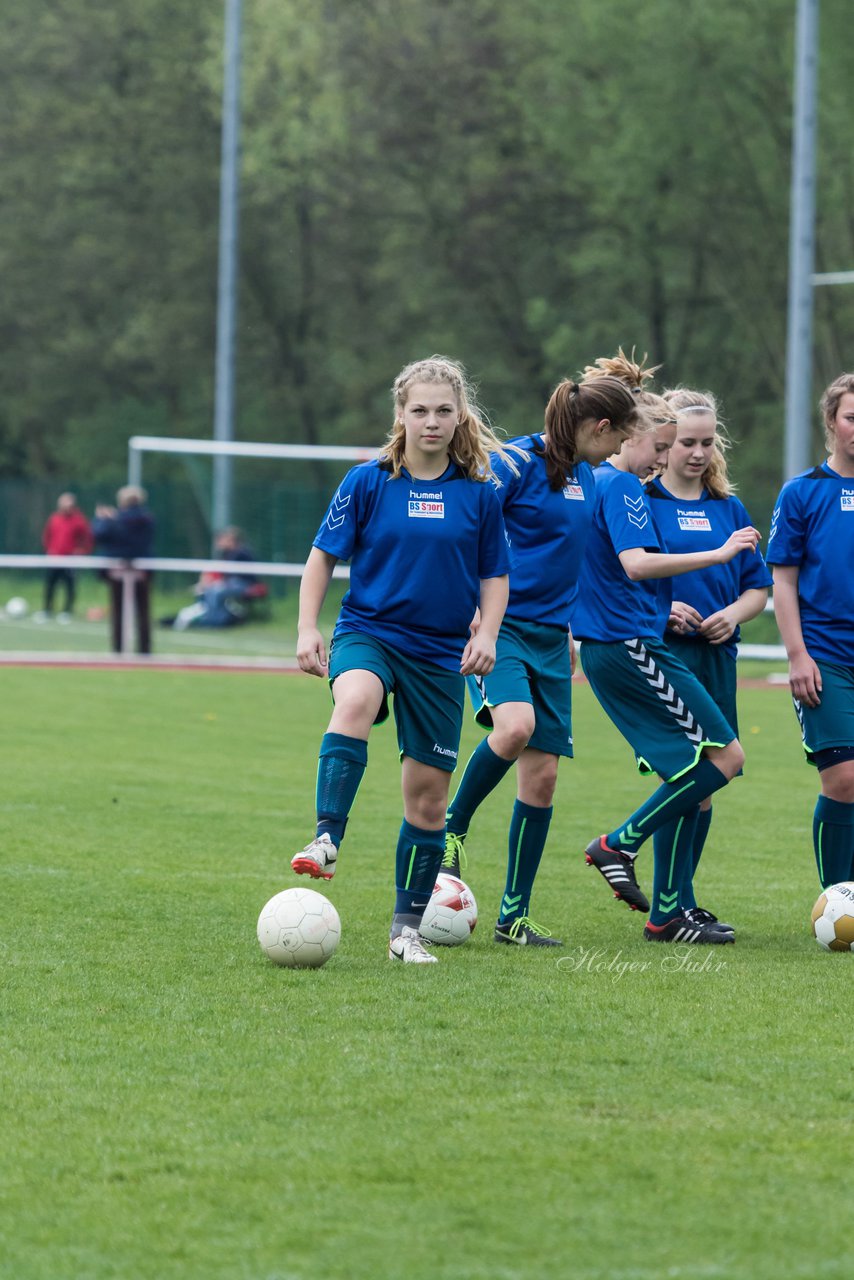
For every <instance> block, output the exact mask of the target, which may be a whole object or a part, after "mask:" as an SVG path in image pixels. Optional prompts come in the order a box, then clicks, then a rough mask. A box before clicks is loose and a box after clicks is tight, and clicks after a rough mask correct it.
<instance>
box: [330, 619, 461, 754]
mask: <svg viewBox="0 0 854 1280" xmlns="http://www.w3.org/2000/svg"><path fill="white" fill-rule="evenodd" d="M345 671H372V672H373V673H374V675H375V676H377V677H378V678H379V679H380V680H381V681H382V686H383V689H384V690H385V696H384V697H383V700H382V705H381V706H380V709H379V711H378V712H377V718H376V720H375V722H374V723H375V724H382V723H383V721H385V720H387V719H388V712H389V706H388V700H389V695H390V694H393V695H394V720H395V724H396V725H397V745H398V747H399V749H400V755H401V759H402V758H403V757H404V756H409V757H410V758H411V759H412V760H418V761H420V762H421V763H422V764H429V765H433V766H434V768H436V769H444V770H445V771H446V772H447V773H453V771H454V769H455V768H456V767H457V756H458V754H459V749H460V734H461V732H462V728H463V709H464V706H465V680H464V679H463V677H462V676H460V675H457V674H456V673H455V672H453V671H446V670H444V669H443V668H442V667H437V666H434V664H433V663H431V662H424V661H423V660H421V659H419V658H412V657H410V656H409V654H406V653H401V652H400V650H399V649H393V648H392V647H391V646H390V645H387V644H385V643H383V641H382V640H377V639H376V637H374V636H369V635H367V634H365V633H363V632H360V631H348V632H347V633H346V634H345V635H342V636H336V637H335V639H334V640H333V642H332V646H331V650H330V654H329V684H330V687H331V688H332V696H333V698H334V697H335V681H336V679H337V678H338V676H340V675H343V673H344V672H345Z"/></svg>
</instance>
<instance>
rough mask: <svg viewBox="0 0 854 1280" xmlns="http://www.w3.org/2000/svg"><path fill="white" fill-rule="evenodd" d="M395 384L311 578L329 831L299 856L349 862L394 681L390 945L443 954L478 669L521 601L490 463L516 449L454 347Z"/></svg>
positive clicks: (309, 570)
mask: <svg viewBox="0 0 854 1280" xmlns="http://www.w3.org/2000/svg"><path fill="white" fill-rule="evenodd" d="M392 395H393V400H394V413H395V419H394V425H393V427H392V430H391V432H390V435H389V438H388V441H387V443H386V447H385V449H384V450H383V451H382V453H381V454H380V456H379V457H378V458H377V459H375V460H374V461H372V462H366V463H363V464H362V465H361V466H357V467H354V468H353V469H352V470H351V471H350V472H348V474H347V475H346V476H345V478H344V480H343V481H342V482H341V484H340V486H339V487H338V489H337V490H336V492H335V495H334V496H333V498H332V502H331V503H330V506H329V510H328V511H327V513H326V516H325V517H324V520H323V523H322V525H321V527H320V530H319V532H318V534H317V537H316V538H315V539H314V545H313V547H312V550H311V552H310V554H309V557H308V560H307V562H306V566H305V573H304V575H303V579H302V584H301V587H300V616H299V634H298V638H297V659H298V661H299V665H300V667H301V668H302V670H303V671H306V672H308V673H309V674H311V675H316V676H320V677H322V678H325V679H328V681H329V684H330V687H331V690H332V696H333V699H334V703H335V705H334V709H333V712H332V718H331V720H330V722H329V727H328V729H327V732H326V734H325V735H324V737H323V741H322V743H321V746H320V760H319V765H318V772H317V791H316V809H317V827H316V831H315V835H314V837H313V839H312V840H310V841H309V843H308V844H307V845H306V847H305V848H304V849H302V850H301V851H300V852H299V853H297V854H296V855H295V857H294V858H292V860H291V866H292V868H293V870H294V871H295V872H296V873H297V875H308V876H311V877H312V878H313V879H323V880H331V879H332V877H333V875H334V874H335V870H336V867H337V863H338V850H339V848H340V845H341V841H342V839H343V836H344V829H345V827H346V825H347V820H348V817H349V814H350V809H351V808H352V805H353V802H354V800H355V798H356V792H357V790H358V788H359V784H360V782H361V780H362V776H363V774H364V772H365V768H366V765H367V759H368V736H369V734H370V731H371V728H372V727H373V725H374V724H380V723H382V722H383V721H384V720H386V719H387V718H388V714H389V699H390V697H391V696H392V695H393V698H394V717H395V721H396V725H397V736H398V745H399V748H400V756H401V764H402V770H403V780H402V782H403V805H404V814H403V822H402V824H401V828H400V834H399V837H398V842H397V851H396V855H395V903H394V914H393V917H392V923H391V931H390V938H389V949H388V955H389V959H391V960H399V961H402V962H403V963H405V964H432V963H435V960H436V957H435V955H433V954H432V953H431V952H430V951H428V950H427V949H426V948H425V946H424V943H423V941H422V939H421V937H420V934H419V932H418V930H419V925H420V923H421V918H422V916H423V914H424V910H425V908H426V906H427V903H428V902H429V901H430V895H431V893H432V890H433V886H434V884H435V882H436V875H437V873H438V871H439V866H440V863H441V861H442V855H443V852H444V843H445V810H446V808H447V803H448V787H449V782H450V775H451V772H452V771H453V769H454V768H455V766H456V760H457V754H458V751H459V742H460V731H461V728H462V718H463V706H464V702H465V677H466V676H468V675H478V676H484V675H487V674H488V673H489V672H490V671H491V670H492V668H493V666H494V664H495V646H496V637H497V635H498V628H499V625H500V623H501V618H502V615H503V613H504V607H505V605H506V603H507V574H508V570H509V568H510V553H509V548H508V545H507V536H506V533H505V529H504V520H503V518H502V515H501V504H500V502H499V499H498V496H497V495H498V490H497V488H496V483H495V482H494V477H493V474H492V472H491V470H490V455H491V452H492V451H499V452H498V453H497V454H496V455H495V456H498V457H503V456H506V455H504V454H503V451H501V450H500V445H499V443H498V441H497V439H496V438H495V436H494V435H493V434H492V432H491V431H490V430H489V428H488V427H487V426H486V424H485V423H484V421H483V420H482V418H481V417H480V415H479V413H478V410H477V407H476V405H475V403H474V400H473V397H472V392H471V390H470V388H469V386H468V384H467V381H466V377H465V373H464V370H463V369H462V368H461V366H460V365H458V364H456V363H455V362H454V361H453V360H449V359H447V357H445V356H433V357H431V358H430V359H427V360H418V361H416V362H415V363H414V364H410V365H407V366H406V368H405V369H403V370H402V371H401V373H400V374H399V375H398V377H397V378H396V380H395V383H394V387H393V392H392ZM339 560H349V561H350V566H351V567H350V589H349V591H348V592H347V594H346V595H345V597H344V599H343V601H342V604H341V612H340V614H339V616H338V621H337V623H336V626H335V631H334V634H333V638H332V646H331V648H330V651H329V655H328V657H327V651H326V645H325V643H324V639H323V636H322V635H321V633H320V631H319V629H318V625H317V622H318V615H319V612H320V608H321V605H322V603H323V600H324V598H325V596H326V591H327V589H328V587H329V583H330V580H331V578H332V571H333V569H334V568H335V565H336V564H337V562H338V561H339ZM478 605H479V608H480V625H479V627H478V629H477V631H476V632H475V633H474V634H471V633H470V623H471V620H472V618H473V616H474V614H475V610H476V608H477V607H478Z"/></svg>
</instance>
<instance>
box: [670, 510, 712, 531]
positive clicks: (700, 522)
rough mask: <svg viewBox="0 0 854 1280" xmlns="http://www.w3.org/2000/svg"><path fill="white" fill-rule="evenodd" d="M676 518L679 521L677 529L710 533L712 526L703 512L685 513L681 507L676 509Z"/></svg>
mask: <svg viewBox="0 0 854 1280" xmlns="http://www.w3.org/2000/svg"><path fill="white" fill-rule="evenodd" d="M676 518H677V520H678V521H679V528H680V529H686V530H689V531H690V530H694V531H704V532H706V533H708V532H710V531H711V528H712V524H711V521H710V520H709V517H708V516H707V515H706V513H705V511H685V510H684V509H683V508H682V507H677V508H676Z"/></svg>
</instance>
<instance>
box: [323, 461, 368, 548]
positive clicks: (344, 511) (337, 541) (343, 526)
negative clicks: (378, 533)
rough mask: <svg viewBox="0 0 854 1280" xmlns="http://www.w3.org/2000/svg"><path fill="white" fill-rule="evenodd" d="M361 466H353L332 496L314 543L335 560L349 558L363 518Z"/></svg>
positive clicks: (356, 540)
mask: <svg viewBox="0 0 854 1280" xmlns="http://www.w3.org/2000/svg"><path fill="white" fill-rule="evenodd" d="M363 468H364V464H363V466H359V467H353V469H352V470H351V471H348V472H347V474H346V476H345V477H344V479H343V480H342V481H341V483H340V485H339V486H338V488H337V489H336V490H335V493H334V495H333V497H332V501H331V502H330V504H329V507H328V508H327V511H326V515H325V516H324V517H323V523H322V524H321V526H320V528H319V529H318V531H317V536H316V537H315V539H314V542H313V544H312V545H313V546H315V547H317V548H318V549H319V550H320V551H325V552H326V553H327V555H330V556H335V557H336V559H338V560H350V559H352V556H353V551H354V550H355V547H356V543H357V542H358V538H359V529H360V524H361V520H362V517H363V514H364V513H363V511H362V508H363V506H364V484H363V482H362V477H363V476H364V475H365V471H364V469H363Z"/></svg>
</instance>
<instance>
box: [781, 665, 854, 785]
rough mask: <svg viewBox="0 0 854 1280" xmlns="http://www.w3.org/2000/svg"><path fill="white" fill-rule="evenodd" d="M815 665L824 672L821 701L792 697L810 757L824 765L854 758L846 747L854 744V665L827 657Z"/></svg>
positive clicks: (813, 761) (805, 750)
mask: <svg viewBox="0 0 854 1280" xmlns="http://www.w3.org/2000/svg"><path fill="white" fill-rule="evenodd" d="M816 666H817V667H818V669H819V671H820V672H821V702H820V703H819V704H818V706H817V707H808V706H806V705H805V704H804V703H803V702H798V700H797V699H796V698H793V699H792V701H793V702H794V704H795V711H796V713H797V716H798V720H799V721H800V724H801V735H802V737H803V743H804V752H805V753H806V757H807V761H808V762H809V763H810V764H814V765H817V766H818V767H819V768H822V767H826V766H827V765H830V764H835V763H837V758H836V757H838V760H846V759H847V760H850V759H852V758H854V753H850V754H849V752H848V751H846V748H851V747H852V746H854V667H841V666H837V664H836V663H834V662H824V661H822V662H817V663H816ZM816 757H818V759H817V758H816Z"/></svg>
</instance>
